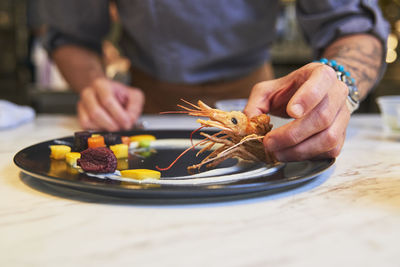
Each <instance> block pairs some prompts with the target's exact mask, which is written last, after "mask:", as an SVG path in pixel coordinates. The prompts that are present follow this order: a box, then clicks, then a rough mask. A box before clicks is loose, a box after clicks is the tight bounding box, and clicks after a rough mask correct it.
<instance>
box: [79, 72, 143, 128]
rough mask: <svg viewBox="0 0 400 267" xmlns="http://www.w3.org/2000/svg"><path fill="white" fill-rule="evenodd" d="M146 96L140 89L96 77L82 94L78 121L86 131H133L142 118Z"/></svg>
mask: <svg viewBox="0 0 400 267" xmlns="http://www.w3.org/2000/svg"><path fill="white" fill-rule="evenodd" d="M143 104H144V94H143V93H142V91H140V90H139V89H136V88H133V87H129V86H126V85H124V84H122V83H119V82H116V81H112V80H109V79H106V78H97V79H95V80H94V81H93V82H92V84H91V85H90V86H88V87H85V88H84V89H83V90H82V91H81V92H80V100H79V102H78V106H77V109H78V118H79V122H80V124H81V126H82V127H83V128H84V129H90V130H107V131H118V130H128V129H130V128H131V127H132V126H133V125H134V123H135V122H136V120H137V119H138V118H139V116H140V114H141V112H142V107H143Z"/></svg>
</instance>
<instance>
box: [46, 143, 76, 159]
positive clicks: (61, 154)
mask: <svg viewBox="0 0 400 267" xmlns="http://www.w3.org/2000/svg"><path fill="white" fill-rule="evenodd" d="M69 152H71V147H69V146H66V145H51V146H50V158H52V159H65V155H66V154H67V153H69Z"/></svg>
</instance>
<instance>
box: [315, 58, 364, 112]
mask: <svg viewBox="0 0 400 267" xmlns="http://www.w3.org/2000/svg"><path fill="white" fill-rule="evenodd" d="M318 62H320V63H322V64H325V65H328V66H330V67H332V68H333V69H334V70H335V72H336V76H337V78H338V80H339V81H342V82H344V83H345V84H346V86H347V88H348V89H349V94H348V97H347V101H346V104H347V107H348V108H349V110H350V113H353V112H354V111H356V110H357V109H358V107H359V106H360V93H359V91H358V88H357V86H356V82H355V79H354V78H353V77H351V75H350V72H348V71H346V70H345V69H344V67H343V66H342V65H339V64H337V62H336V61H335V60H328V59H326V58H321V59H320V60H318Z"/></svg>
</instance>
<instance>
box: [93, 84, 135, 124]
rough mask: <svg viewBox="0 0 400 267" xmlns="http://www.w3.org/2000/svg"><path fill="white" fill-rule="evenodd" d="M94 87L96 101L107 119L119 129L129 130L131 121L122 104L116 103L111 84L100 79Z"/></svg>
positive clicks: (115, 95)
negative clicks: (107, 115)
mask: <svg viewBox="0 0 400 267" xmlns="http://www.w3.org/2000/svg"><path fill="white" fill-rule="evenodd" d="M95 86H96V88H95V90H96V93H97V97H98V101H99V102H100V103H101V105H102V107H103V108H104V110H106V111H107V113H108V114H109V117H110V118H111V119H112V120H113V121H114V122H115V123H116V124H118V126H119V128H123V129H125V130H128V129H130V127H131V126H132V121H131V120H130V118H129V116H128V114H127V113H126V111H125V110H124V108H123V106H122V103H120V102H119V101H118V99H117V94H115V92H114V88H112V86H113V84H112V83H110V82H109V81H108V80H105V79H100V80H99V81H96V83H95Z"/></svg>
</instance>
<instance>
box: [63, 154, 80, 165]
mask: <svg viewBox="0 0 400 267" xmlns="http://www.w3.org/2000/svg"><path fill="white" fill-rule="evenodd" d="M80 157H81V153H79V152H69V153H67V154H66V155H65V161H66V162H67V163H68V165H69V166H72V167H76V161H77V160H78V159H79V158H80Z"/></svg>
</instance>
